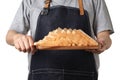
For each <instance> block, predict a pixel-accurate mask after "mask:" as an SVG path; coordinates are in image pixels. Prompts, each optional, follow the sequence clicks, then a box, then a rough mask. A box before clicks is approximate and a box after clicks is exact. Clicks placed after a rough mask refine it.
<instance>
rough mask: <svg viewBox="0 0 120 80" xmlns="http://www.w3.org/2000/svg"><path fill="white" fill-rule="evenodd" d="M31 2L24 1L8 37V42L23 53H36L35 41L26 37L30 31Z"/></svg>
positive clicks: (28, 0)
mask: <svg viewBox="0 0 120 80" xmlns="http://www.w3.org/2000/svg"><path fill="white" fill-rule="evenodd" d="M30 7H31V2H30V0H22V3H21V5H20V7H19V9H18V11H17V13H16V15H15V18H14V20H13V22H12V25H11V27H10V29H9V31H8V33H7V35H6V42H7V43H8V44H10V45H12V46H15V48H16V49H18V50H19V51H22V52H34V50H35V48H34V46H33V39H32V37H31V36H28V35H26V34H27V32H28V31H29V29H30V23H29V22H30V21H29V20H30V17H29V15H30Z"/></svg>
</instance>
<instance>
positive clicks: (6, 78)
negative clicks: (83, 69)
mask: <svg viewBox="0 0 120 80" xmlns="http://www.w3.org/2000/svg"><path fill="white" fill-rule="evenodd" d="M20 3H21V0H0V80H27V75H28V62H27V54H25V53H22V52H19V51H17V50H16V49H15V48H14V47H12V46H9V45H7V44H6V42H5V35H6V33H7V30H8V29H9V27H10V25H11V23H12V20H13V18H14V16H15V13H16V11H17V9H18V7H19V5H20ZM106 4H107V7H108V10H109V13H110V16H111V19H112V22H113V26H114V30H115V33H114V34H113V35H111V38H112V41H113V44H112V47H111V48H110V49H109V50H107V51H105V52H104V53H102V54H100V68H99V80H120V53H119V51H120V50H119V49H120V48H119V45H120V43H119V41H120V33H119V32H120V29H119V27H120V20H119V19H120V10H119V8H120V3H119V2H118V0H116V1H113V0H106Z"/></svg>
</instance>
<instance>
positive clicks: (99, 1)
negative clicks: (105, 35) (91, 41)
mask: <svg viewBox="0 0 120 80" xmlns="http://www.w3.org/2000/svg"><path fill="white" fill-rule="evenodd" d="M94 27H95V33H96V34H97V33H99V32H101V31H104V30H109V31H110V33H111V34H112V33H113V32H114V30H113V26H112V22H111V19H110V15H109V12H108V9H107V6H106V3H105V1H104V0H96V16H95V26H94Z"/></svg>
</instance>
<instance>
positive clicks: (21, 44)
mask: <svg viewBox="0 0 120 80" xmlns="http://www.w3.org/2000/svg"><path fill="white" fill-rule="evenodd" d="M13 43H14V46H15V48H16V49H18V50H19V51H22V52H31V53H33V54H34V52H35V47H34V42H33V39H32V37H31V36H28V35H23V34H16V35H14V37H13Z"/></svg>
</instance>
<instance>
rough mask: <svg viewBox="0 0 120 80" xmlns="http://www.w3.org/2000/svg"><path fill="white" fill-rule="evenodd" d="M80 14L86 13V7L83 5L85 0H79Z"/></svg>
mask: <svg viewBox="0 0 120 80" xmlns="http://www.w3.org/2000/svg"><path fill="white" fill-rule="evenodd" d="M78 3H79V9H80V15H84V7H83V0H78Z"/></svg>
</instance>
